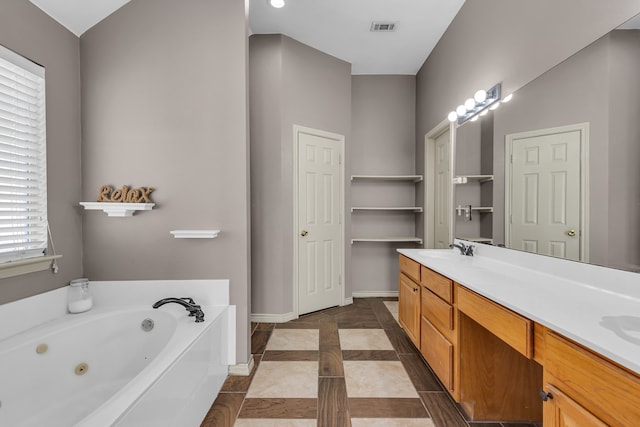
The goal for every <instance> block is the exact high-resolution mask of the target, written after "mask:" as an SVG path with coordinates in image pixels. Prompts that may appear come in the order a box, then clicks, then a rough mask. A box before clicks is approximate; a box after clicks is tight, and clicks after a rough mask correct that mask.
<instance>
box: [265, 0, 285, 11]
mask: <svg viewBox="0 0 640 427" xmlns="http://www.w3.org/2000/svg"><path fill="white" fill-rule="evenodd" d="M267 3H269V5H270V6H271V7H275V8H276V9H280V8H281V7H284V0H267Z"/></svg>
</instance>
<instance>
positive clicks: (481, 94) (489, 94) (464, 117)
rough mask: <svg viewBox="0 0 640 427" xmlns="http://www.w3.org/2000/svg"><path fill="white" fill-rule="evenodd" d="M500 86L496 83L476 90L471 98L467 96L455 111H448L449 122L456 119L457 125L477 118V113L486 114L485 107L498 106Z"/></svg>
mask: <svg viewBox="0 0 640 427" xmlns="http://www.w3.org/2000/svg"><path fill="white" fill-rule="evenodd" d="M500 88H501V86H500V83H498V84H496V85H495V86H493V87H492V88H491V89H489V90H486V91H485V90H482V89H481V90H479V91H477V92H476V93H475V94H474V95H473V98H469V99H467V100H466V101H465V102H464V104H463V105H459V106H458V108H456V110H455V111H452V112H450V113H449V115H448V116H447V118H448V119H449V121H451V122H455V121H457V122H458V126H459V125H461V124H463V123H465V122H466V121H468V120H472V121H476V120H478V115H480V114H482V115H485V114H487V111H488V110H487V109H490V110H495V109H496V108H498V105H499V104H500V101H499V100H500ZM510 96H511V95H510ZM509 99H511V98H509ZM507 102H508V101H507Z"/></svg>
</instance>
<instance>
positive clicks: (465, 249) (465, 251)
mask: <svg viewBox="0 0 640 427" xmlns="http://www.w3.org/2000/svg"><path fill="white" fill-rule="evenodd" d="M449 247H450V248H458V249H459V250H460V255H466V256H473V248H475V246H473V245H465V244H464V243H452V244H450V245H449Z"/></svg>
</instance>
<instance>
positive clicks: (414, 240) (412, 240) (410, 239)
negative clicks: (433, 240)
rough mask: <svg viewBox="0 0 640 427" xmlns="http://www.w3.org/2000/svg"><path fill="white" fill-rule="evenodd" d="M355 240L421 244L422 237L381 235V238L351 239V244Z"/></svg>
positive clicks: (355, 241)
mask: <svg viewBox="0 0 640 427" xmlns="http://www.w3.org/2000/svg"><path fill="white" fill-rule="evenodd" d="M357 242H379V243H418V244H420V245H421V244H422V239H420V238H419V237H382V238H371V239H362V238H359V239H351V244H352V245H353V244H354V243H357Z"/></svg>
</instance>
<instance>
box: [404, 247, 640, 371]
mask: <svg viewBox="0 0 640 427" xmlns="http://www.w3.org/2000/svg"><path fill="white" fill-rule="evenodd" d="M465 243H469V242H465ZM475 246H476V251H475V255H474V256H472V257H468V256H462V255H459V253H458V250H457V249H455V251H454V250H448V249H447V250H442V249H436V250H434V249H398V252H400V253H401V254H403V255H406V256H407V257H409V258H411V259H413V260H414V261H417V262H419V263H420V264H422V265H425V266H427V267H429V268H430V269H432V270H434V271H437V272H438V273H440V274H442V275H444V276H447V277H449V278H450V279H452V280H454V281H456V282H458V283H460V284H461V285H463V286H465V287H467V288H469V289H471V290H473V291H475V292H477V293H479V294H480V295H483V296H485V297H486V298H488V299H490V300H492V301H495V302H497V303H498V304H500V305H503V306H504V307H507V308H509V309H511V310H513V311H515V312H516V313H519V314H521V315H523V316H524V317H527V318H529V319H531V320H533V321H535V322H537V323H540V324H541V325H544V326H546V327H548V328H550V329H552V330H554V331H556V332H558V333H560V334H562V335H564V336H566V337H567V338H570V339H572V340H574V341H576V342H578V343H580V344H582V345H584V346H586V347H588V348H590V349H592V350H593V351H595V352H597V353H600V354H601V355H603V356H605V357H607V358H609V359H611V360H613V361H615V362H617V363H619V364H620V365H622V366H624V367H626V368H628V369H630V370H632V371H634V372H635V373H637V374H640V274H638V273H632V272H626V271H621V270H615V269H611V268H606V267H600V266H594V265H589V264H583V263H578V262H573V261H566V260H561V259H557V258H551V257H545V256H540V255H534V254H529V253H525V252H518V251H513V250H508V249H504V248H497V247H493V246H488V245H475Z"/></svg>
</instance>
